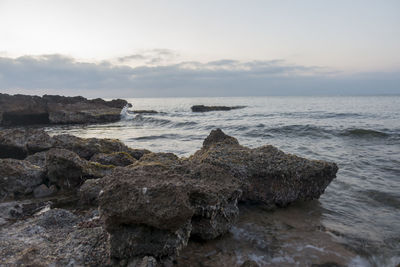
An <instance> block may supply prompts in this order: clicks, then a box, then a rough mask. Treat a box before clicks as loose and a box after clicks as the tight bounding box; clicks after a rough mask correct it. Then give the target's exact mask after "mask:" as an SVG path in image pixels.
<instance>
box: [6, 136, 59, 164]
mask: <svg viewBox="0 0 400 267" xmlns="http://www.w3.org/2000/svg"><path fill="white" fill-rule="evenodd" d="M51 147H52V140H51V137H50V136H49V135H48V134H47V133H46V132H45V131H44V130H41V129H40V130H39V129H22V128H21V129H6V130H1V131H0V158H15V159H24V158H25V157H26V156H27V155H29V154H34V153H36V152H40V151H44V150H47V149H50V148H51Z"/></svg>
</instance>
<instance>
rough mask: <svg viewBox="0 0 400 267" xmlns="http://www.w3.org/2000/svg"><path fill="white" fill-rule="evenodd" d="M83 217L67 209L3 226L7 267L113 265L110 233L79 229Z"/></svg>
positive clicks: (0, 240) (0, 236)
mask: <svg viewBox="0 0 400 267" xmlns="http://www.w3.org/2000/svg"><path fill="white" fill-rule="evenodd" d="M81 222H83V218H82V217H80V216H78V215H75V214H73V213H71V212H69V211H67V210H62V209H52V210H48V211H41V214H40V215H35V216H34V217H32V218H27V219H25V220H20V221H18V222H17V223H14V224H9V225H5V226H3V227H0V248H1V249H0V259H1V264H0V265H2V266H3V265H4V266H111V264H110V262H109V258H110V256H109V252H108V249H107V243H108V241H107V240H108V237H107V233H106V232H105V231H104V230H103V229H102V227H100V226H96V227H85V228H82V227H79V225H80V224H81Z"/></svg>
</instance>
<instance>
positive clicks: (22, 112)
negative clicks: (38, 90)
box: [0, 94, 128, 126]
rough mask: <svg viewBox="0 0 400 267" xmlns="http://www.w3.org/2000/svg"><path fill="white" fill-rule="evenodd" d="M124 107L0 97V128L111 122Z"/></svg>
mask: <svg viewBox="0 0 400 267" xmlns="http://www.w3.org/2000/svg"><path fill="white" fill-rule="evenodd" d="M126 105H128V102H126V101H125V100H122V99H116V100H111V101H105V100H103V99H100V98H97V99H92V100H88V99H86V98H84V97H81V96H76V97H65V96H58V95H44V96H43V97H39V96H29V95H8V94H0V126H1V125H3V126H4V125H30V124H72V123H76V124H82V123H101V122H114V121H118V120H119V119H120V113H121V110H122V108H123V107H124V106H126Z"/></svg>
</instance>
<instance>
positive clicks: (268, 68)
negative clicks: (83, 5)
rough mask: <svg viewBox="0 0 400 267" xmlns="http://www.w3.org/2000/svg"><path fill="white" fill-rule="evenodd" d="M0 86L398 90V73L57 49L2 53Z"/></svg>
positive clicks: (68, 91)
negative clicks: (119, 57) (95, 59)
mask: <svg viewBox="0 0 400 267" xmlns="http://www.w3.org/2000/svg"><path fill="white" fill-rule="evenodd" d="M170 54H171V53H170V51H169V50H162V49H160V50H153V53H152V55H153V56H154V55H155V57H149V56H148V54H143V55H142V56H143V57H146V60H145V61H146V62H147V61H153V60H154V59H156V58H157V56H160V55H161V56H163V55H165V56H170ZM129 57H131V59H130V60H134V59H135V58H137V59H140V57H139V56H135V55H130V56H127V57H125V58H127V59H126V60H128V58H129ZM155 61H156V60H155ZM155 61H153V62H155ZM122 62H123V61H122ZM0 91H1V92H7V93H13V94H15V93H30V94H44V93H57V94H64V95H84V96H88V97H143V96H149V97H154V96H243V95H338V94H345V95H346V94H347V95H348V94H400V75H399V73H398V72H393V73H360V74H357V75H344V74H343V73H340V72H335V71H333V70H331V69H329V68H324V67H318V66H314V67H312V66H311V67H310V66H302V65H295V64H289V63H287V62H285V61H284V60H271V61H262V60H258V61H246V62H243V61H237V60H232V59H223V60H218V61H212V62H206V63H201V62H197V61H185V62H179V63H171V64H164V65H158V64H154V65H152V64H148V65H146V64H142V65H140V66H137V67H131V66H126V65H121V64H114V63H113V62H112V61H102V62H99V63H90V62H80V61H77V60H75V59H74V58H72V57H67V56H63V55H58V54H55V55H41V56H23V57H18V58H7V57H0Z"/></svg>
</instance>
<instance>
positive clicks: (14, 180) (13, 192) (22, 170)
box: [0, 159, 44, 200]
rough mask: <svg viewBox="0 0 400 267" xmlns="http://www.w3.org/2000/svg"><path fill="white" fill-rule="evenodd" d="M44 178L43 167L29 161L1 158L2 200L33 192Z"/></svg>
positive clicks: (0, 185)
mask: <svg viewBox="0 0 400 267" xmlns="http://www.w3.org/2000/svg"><path fill="white" fill-rule="evenodd" d="M43 179H44V171H43V169H41V168H40V167H38V166H36V165H32V164H31V163H30V162H28V161H25V160H16V159H0V200H2V199H14V198H16V197H21V196H25V195H28V194H31V193H32V191H33V189H34V188H35V187H36V186H38V185H40V184H42V183H43Z"/></svg>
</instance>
